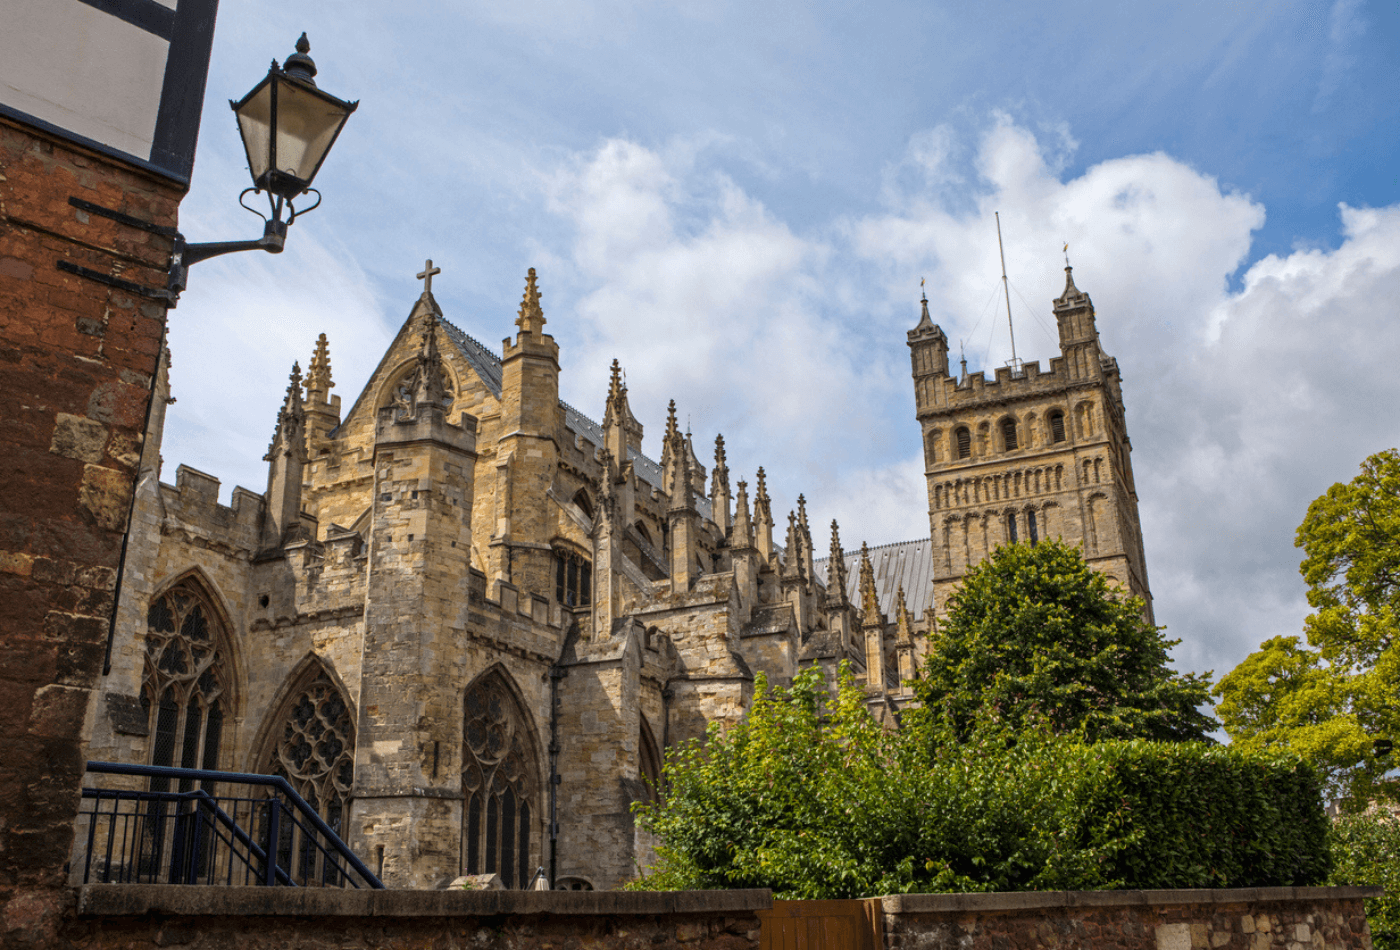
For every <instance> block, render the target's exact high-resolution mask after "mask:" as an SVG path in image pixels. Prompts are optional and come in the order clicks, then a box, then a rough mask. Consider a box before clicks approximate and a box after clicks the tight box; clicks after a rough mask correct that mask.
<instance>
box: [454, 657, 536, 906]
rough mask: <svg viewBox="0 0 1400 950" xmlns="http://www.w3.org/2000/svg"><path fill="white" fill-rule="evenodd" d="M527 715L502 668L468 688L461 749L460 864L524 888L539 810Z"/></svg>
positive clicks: (469, 870) (472, 871)
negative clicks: (462, 808)
mask: <svg viewBox="0 0 1400 950" xmlns="http://www.w3.org/2000/svg"><path fill="white" fill-rule="evenodd" d="M527 722H528V720H527V718H526V716H525V713H524V711H523V710H522V709H521V708H520V704H519V703H518V702H516V699H515V696H514V695H513V694H512V692H511V691H510V688H509V687H508V686H507V685H506V682H505V679H504V677H503V676H502V675H501V674H500V673H499V672H492V673H490V674H488V675H486V676H485V677H483V678H482V679H481V680H480V681H478V682H477V683H476V685H474V686H472V687H471V689H469V690H468V691H467V697H466V728H465V730H464V732H463V738H464V742H463V745H464V746H465V748H464V750H463V754H462V763H463V766H462V794H463V795H465V796H466V813H465V816H464V819H463V822H462V869H463V872H464V873H466V874H499V875H500V876H501V881H502V882H503V883H504V884H505V886H506V887H513V888H522V887H525V886H526V885H527V884H528V883H529V882H530V880H531V878H532V876H533V868H532V867H531V866H530V861H531V858H532V856H533V855H534V851H533V850H532V848H531V844H532V841H533V839H534V834H533V832H534V829H535V826H536V824H537V823H538V819H539V815H540V810H539V799H538V795H539V793H538V788H539V782H538V781H537V780H536V776H535V760H534V756H533V754H532V752H531V750H532V749H533V747H534V744H533V742H532V741H531V737H530V734H529V727H528V726H527Z"/></svg>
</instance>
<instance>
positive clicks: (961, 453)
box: [953, 427, 972, 459]
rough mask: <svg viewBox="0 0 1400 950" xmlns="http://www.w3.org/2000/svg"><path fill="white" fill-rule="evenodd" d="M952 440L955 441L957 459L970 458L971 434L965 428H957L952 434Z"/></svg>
mask: <svg viewBox="0 0 1400 950" xmlns="http://www.w3.org/2000/svg"><path fill="white" fill-rule="evenodd" d="M953 438H954V439H956V440H957V445H958V458H960V459H965V458H971V457H972V433H971V432H969V431H968V430H967V429H966V427H963V428H959V429H958V431H957V432H955V433H953Z"/></svg>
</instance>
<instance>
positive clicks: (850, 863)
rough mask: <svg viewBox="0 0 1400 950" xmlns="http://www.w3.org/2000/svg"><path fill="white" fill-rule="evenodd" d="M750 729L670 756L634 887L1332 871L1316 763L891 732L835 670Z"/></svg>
mask: <svg viewBox="0 0 1400 950" xmlns="http://www.w3.org/2000/svg"><path fill="white" fill-rule="evenodd" d="M755 679H756V683H755V697H754V701H753V705H752V707H751V708H750V711H749V715H748V717H747V718H746V719H745V720H744V721H742V722H740V723H738V724H736V725H734V726H732V727H731V728H729V729H728V730H725V731H720V730H718V729H713V730H711V731H710V733H709V734H708V735H707V736H706V739H705V742H703V743H701V742H698V741H693V742H689V743H683V744H682V745H681V746H680V747H679V748H673V749H672V750H670V751H669V753H668V755H667V757H666V780H667V784H666V795H665V797H664V798H663V799H662V800H660V801H659V802H653V803H647V804H639V805H638V806H636V807H637V819H638V821H639V823H640V824H641V825H642V826H643V827H645V828H647V829H649V830H650V831H652V832H653V833H654V834H656V835H657V836H658V838H659V839H660V842H661V844H660V846H659V847H658V849H657V850H658V856H659V862H658V864H657V865H656V866H655V867H653V868H651V869H648V871H647V874H646V876H645V878H644V879H643V880H642V881H640V882H638V884H637V885H636V886H639V887H645V888H648V889H659V890H688V889H693V888H737V887H766V888H771V889H772V890H773V892H774V894H775V896H777V897H780V898H785V899H794V898H795V899H825V898H845V897H872V896H876V895H880V894H897V893H907V892H948V891H954V892H973V891H1008V890H1085V889H1095V888H1125V887H1137V888H1172V887H1267V886H1275V885H1306V884H1315V883H1318V882H1319V881H1320V880H1321V879H1322V878H1323V877H1324V876H1325V875H1326V873H1327V867H1328V866H1327V850H1326V841H1327V819H1326V817H1325V815H1324V814H1323V811H1322V804H1321V799H1320V798H1319V795H1318V780H1317V777H1316V774H1315V772H1314V770H1313V769H1312V767H1311V766H1308V765H1307V764H1306V763H1303V762H1302V761H1301V760H1299V759H1298V758H1297V757H1296V756H1294V755H1292V754H1291V753H1286V752H1255V753H1245V752H1241V751H1239V750H1236V749H1232V748H1230V747H1227V746H1219V745H1205V744H1203V743H1191V742H1170V743H1164V742H1151V741H1148V740H1143V739H1134V740H1130V741H1106V742H1097V743H1093V744H1088V743H1084V742H1082V741H1080V740H1079V739H1078V738H1077V737H1075V736H1069V735H1055V734H1054V733H1052V732H1051V731H1050V730H1049V729H1047V728H1045V727H1044V726H1038V727H1035V728H1030V729H1024V730H1020V731H1017V732H1014V733H1013V732H1011V731H1009V730H1008V729H1007V728H1006V727H1005V726H1003V725H1000V724H998V723H996V722H993V721H991V720H990V719H989V718H988V717H987V716H985V715H984V716H982V717H980V718H979V721H977V722H976V723H974V725H973V727H972V729H971V731H970V733H969V734H968V735H967V736H966V737H963V738H962V739H961V740H959V739H958V738H956V737H955V736H954V735H953V730H952V727H951V725H950V724H949V723H948V722H946V721H942V720H933V721H930V720H925V721H924V722H923V723H921V724H918V725H914V726H912V727H909V728H905V729H902V730H900V731H897V732H889V731H886V730H884V729H883V728H881V727H880V725H879V724H878V723H876V722H875V720H874V718H873V717H872V716H871V714H870V712H869V710H868V708H867V706H866V695H865V690H864V688H863V687H861V686H860V685H859V684H858V683H857V682H856V681H855V680H854V678H853V677H852V676H851V675H850V671H849V669H844V670H843V671H842V676H841V681H840V685H839V689H838V691H837V695H836V696H835V698H834V699H833V698H832V697H830V696H829V695H828V693H827V690H826V686H825V684H824V682H823V680H822V674H821V672H820V671H819V670H818V669H815V668H813V669H808V670H804V671H802V672H800V673H799V674H798V675H797V676H796V677H794V680H793V683H792V687H791V688H790V689H787V690H784V689H769V687H768V685H767V683H766V682H765V681H764V679H763V677H762V676H759V677H756V678H755Z"/></svg>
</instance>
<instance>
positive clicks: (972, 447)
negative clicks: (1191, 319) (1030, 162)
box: [909, 267, 1151, 605]
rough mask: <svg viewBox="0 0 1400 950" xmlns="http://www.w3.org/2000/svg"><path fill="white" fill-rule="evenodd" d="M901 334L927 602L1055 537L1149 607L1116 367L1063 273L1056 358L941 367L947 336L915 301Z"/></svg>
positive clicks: (1090, 312) (1087, 303)
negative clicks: (916, 310) (1001, 549)
mask: <svg viewBox="0 0 1400 950" xmlns="http://www.w3.org/2000/svg"><path fill="white" fill-rule="evenodd" d="M922 305H923V306H922V314H921V319H920V321H919V324H918V326H916V327H915V328H914V329H913V330H911V331H910V332H909V349H910V356H911V362H912V375H913V382H914V397H915V405H916V416H917V418H918V420H919V423H920V426H921V428H922V434H923V448H924V472H925V477H926V479H927V482H928V505H929V522H930V527H931V537H932V539H933V545H934V558H933V560H934V575H935V578H936V581H935V588H936V591H935V594H936V599H937V602H938V603H939V604H940V605H941V604H943V603H944V602H945V600H946V597H947V596H948V595H950V594H951V593H952V591H953V590H954V589H955V588H956V585H957V584H958V582H959V581H960V580H961V578H962V575H963V574H964V573H965V572H966V571H967V569H968V568H969V567H971V566H973V565H975V564H976V563H977V562H979V561H980V560H982V559H983V558H984V557H986V556H987V555H988V554H990V553H991V551H993V550H995V549H996V548H997V547H998V546H1000V545H1002V544H1008V543H1016V542H1019V541H1029V542H1031V543H1036V542H1038V541H1039V540H1040V539H1042V538H1051V537H1053V538H1060V539H1063V540H1065V541H1068V542H1070V543H1072V544H1078V545H1079V546H1080V547H1081V549H1082V550H1083V551H1084V554H1085V557H1086V558H1088V559H1089V561H1090V563H1091V564H1093V565H1094V566H1095V567H1096V568H1097V569H1098V570H1100V571H1102V572H1104V573H1105V574H1108V575H1109V576H1110V577H1112V578H1114V579H1116V580H1117V581H1118V583H1119V584H1120V585H1121V586H1122V587H1124V588H1125V589H1127V590H1128V591H1129V592H1131V593H1132V594H1135V595H1137V596H1140V597H1142V598H1143V599H1144V600H1145V601H1147V602H1149V603H1150V602H1151V593H1150V591H1149V590H1148V586H1147V571H1146V565H1145V563H1144V560H1145V559H1144V554H1143V547H1142V531H1141V527H1140V525H1139V523H1138V512H1137V494H1136V489H1135V487H1134V484H1133V474H1132V463H1131V460H1130V453H1131V451H1132V446H1131V444H1130V443H1129V441H1128V435H1127V427H1126V424H1125V418H1124V408H1123V399H1122V386H1121V380H1120V378H1119V371H1118V362H1117V361H1116V360H1115V359H1113V358H1112V357H1111V356H1108V355H1107V354H1106V353H1105V352H1104V351H1103V347H1102V345H1101V344H1100V342H1099V333H1098V327H1097V325H1096V322H1095V316H1094V305H1093V302H1092V301H1091V300H1090V299H1089V295H1088V294H1086V293H1084V292H1083V291H1081V290H1080V289H1079V288H1078V287H1076V286H1075V284H1074V277H1073V273H1072V271H1071V269H1070V268H1068V267H1066V268H1065V289H1064V292H1063V293H1062V294H1061V295H1060V296H1059V297H1058V298H1056V299H1055V300H1054V302H1053V312H1054V315H1055V320H1056V323H1057V324H1058V325H1059V335H1060V355H1058V356H1055V357H1052V358H1051V359H1050V363H1049V370H1048V371H1042V369H1041V364H1040V363H1039V362H1038V361H1033V362H1028V363H1023V364H1021V365H1020V366H1019V367H1013V366H1001V367H998V368H997V369H996V371H995V373H994V375H993V378H991V379H988V378H987V375H986V373H985V372H974V373H968V372H967V371H966V364H965V363H964V367H963V371H962V372H961V373H960V374H958V375H957V376H954V375H953V374H952V373H950V372H949V369H948V342H947V335H946V334H945V333H944V332H943V330H942V328H940V327H939V326H938V325H937V324H935V323H934V322H933V321H932V319H931V318H930V316H929V312H928V301H927V300H926V299H925V300H924V301H922Z"/></svg>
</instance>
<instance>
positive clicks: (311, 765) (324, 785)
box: [265, 670, 355, 883]
mask: <svg viewBox="0 0 1400 950" xmlns="http://www.w3.org/2000/svg"><path fill="white" fill-rule="evenodd" d="M274 734H275V735H276V740H275V745H274V746H273V748H272V751H271V753H270V756H269V761H268V763H267V765H266V766H265V771H266V772H267V773H268V774H270V775H280V776H282V777H283V778H285V779H286V780H287V781H288V782H289V783H290V784H291V786H292V788H294V789H296V792H297V794H298V795H300V796H301V797H302V798H304V799H306V803H307V804H308V805H310V806H311V807H312V808H314V809H315V810H316V812H317V813H318V814H319V815H320V816H321V817H322V818H323V819H325V822H326V824H328V825H330V827H331V830H332V831H334V832H335V833H336V834H338V835H341V828H342V826H343V824H344V821H345V817H346V809H347V807H348V804H349V800H350V786H351V783H352V782H353V781H354V778H355V726H354V723H353V722H352V721H351V718H350V708H349V705H348V704H347V703H346V700H345V697H344V696H343V695H342V694H341V692H340V689H339V687H337V686H336V685H335V683H334V682H333V681H332V680H331V678H330V676H329V675H328V674H327V673H326V671H325V670H321V671H319V672H318V673H317V674H316V676H315V678H313V679H312V680H311V681H310V682H309V683H308V684H307V685H305V686H303V687H301V688H299V689H297V690H294V691H293V695H292V698H291V700H290V701H289V702H288V704H287V706H286V707H285V711H284V712H283V713H282V715H281V724H280V726H279V727H278V729H277V731H276V732H275V733H274ZM278 837H279V838H280V839H281V840H279V841H278V843H277V847H278V851H279V854H278V863H279V864H281V865H282V866H284V867H287V868H291V869H292V870H293V873H294V875H295V877H296V878H297V879H298V880H299V881H300V882H302V883H309V882H320V883H332V882H335V881H338V880H339V869H338V868H335V867H333V866H330V865H328V864H326V863H325V861H324V857H323V856H322V855H320V853H319V851H318V850H317V849H315V848H314V846H313V845H312V843H311V842H310V841H307V840H302V836H301V832H300V830H297V829H294V828H293V827H292V824H291V823H290V822H287V823H284V824H282V825H281V826H280V834H279V835H278ZM341 837H344V835H341Z"/></svg>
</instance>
